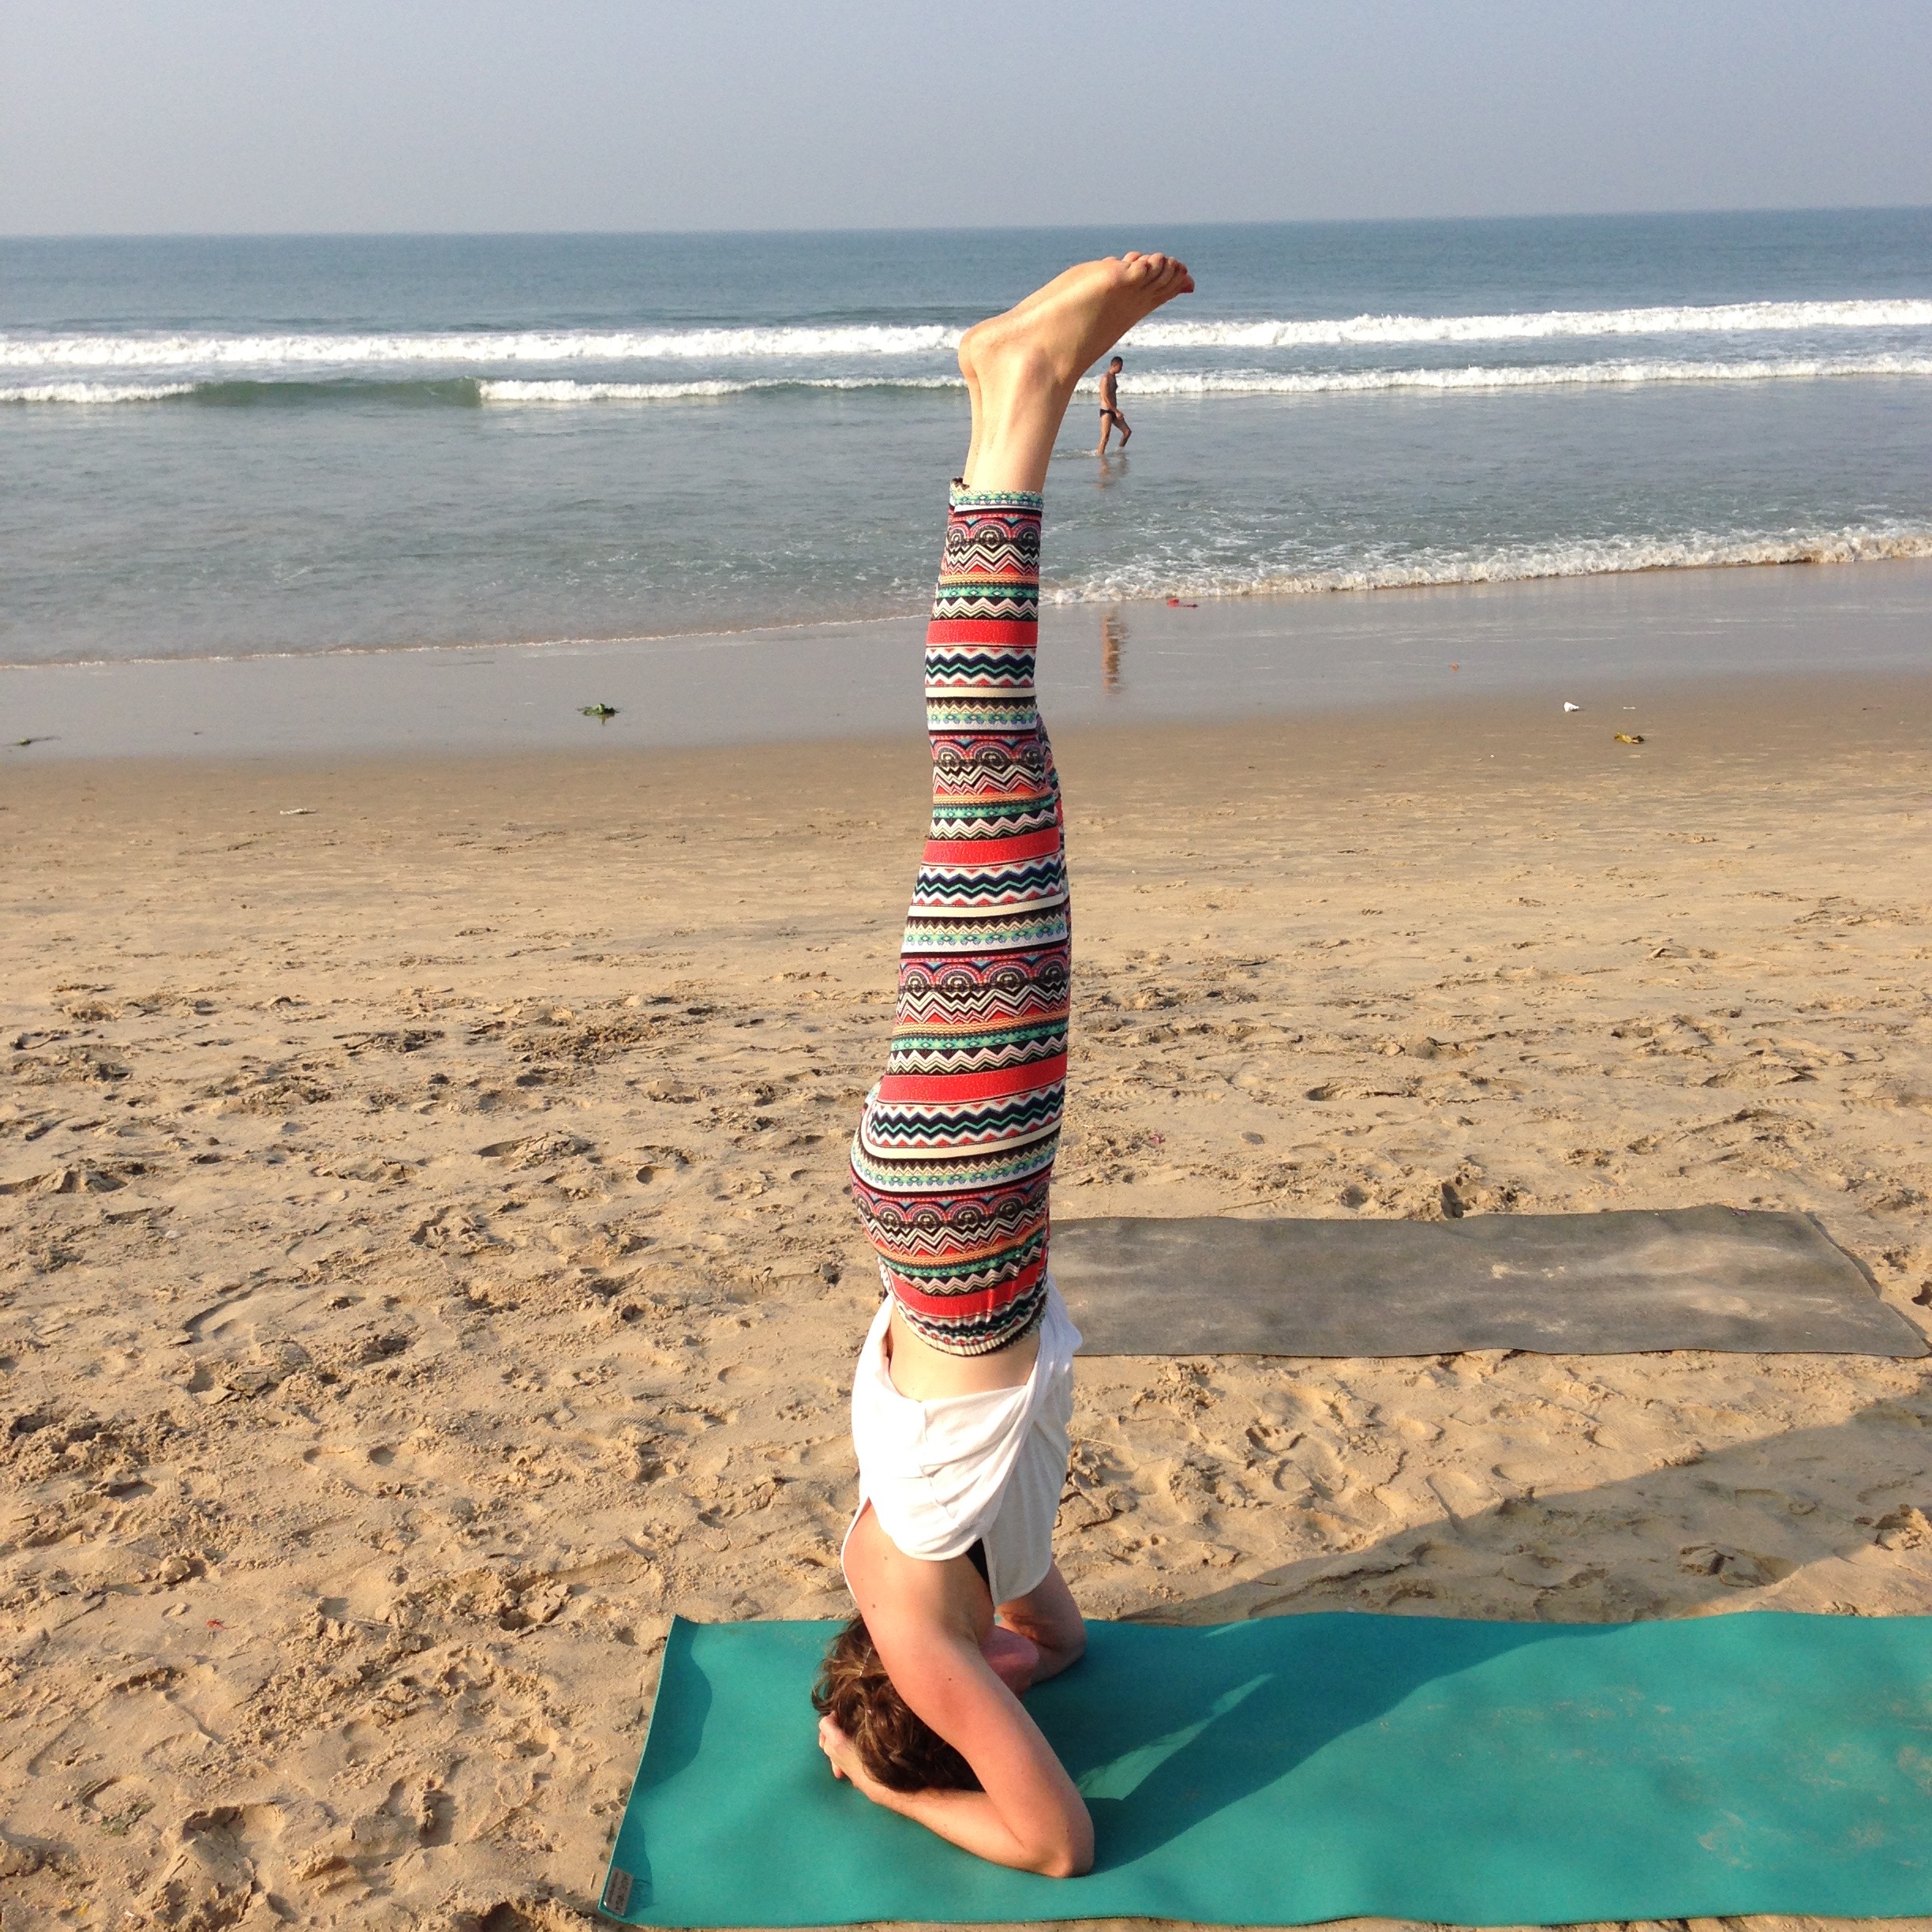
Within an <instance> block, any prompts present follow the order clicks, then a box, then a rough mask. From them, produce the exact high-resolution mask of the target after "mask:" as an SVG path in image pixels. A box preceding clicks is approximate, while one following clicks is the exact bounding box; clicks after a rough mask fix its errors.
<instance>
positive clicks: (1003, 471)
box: [959, 254, 1194, 490]
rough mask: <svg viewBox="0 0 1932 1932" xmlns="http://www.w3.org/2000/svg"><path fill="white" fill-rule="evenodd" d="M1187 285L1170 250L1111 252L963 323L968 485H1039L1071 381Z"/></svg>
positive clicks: (1187, 279)
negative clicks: (969, 421)
mask: <svg viewBox="0 0 1932 1932" xmlns="http://www.w3.org/2000/svg"><path fill="white" fill-rule="evenodd" d="M1193 286H1194V278H1193V276H1192V275H1189V273H1188V271H1187V264H1185V262H1180V261H1176V260H1174V257H1173V256H1170V255H1140V254H1127V255H1121V256H1111V255H1110V256H1107V258H1106V260H1104V261H1091V262H1082V263H1081V264H1080V266H1079V267H1078V268H1069V269H1068V270H1067V271H1066V272H1065V274H1064V275H1055V276H1054V279H1053V280H1052V281H1050V282H1049V283H1047V286H1045V287H1044V288H1041V289H1035V290H1034V292H1033V293H1032V294H1031V295H1029V296H1028V298H1026V300H1025V301H1023V302H1020V304H1018V305H1017V306H1016V307H1014V308H1012V309H1008V310H1007V311H1006V313H1005V314H1004V315H998V316H993V317H992V318H991V319H990V320H988V321H985V322H981V323H979V324H975V326H974V327H973V328H969V329H968V331H966V333H965V335H964V337H963V338H962V339H961V340H960V351H959V360H960V373H961V374H963V375H964V376H965V378H966V388H967V391H968V394H970V395H971V396H972V405H973V434H972V447H971V448H970V449H969V450H968V451H967V456H966V468H965V470H964V473H963V474H964V481H965V482H966V483H967V485H968V487H970V488H972V489H979V490H1037V489H1039V488H1040V486H1041V485H1043V483H1044V482H1045V481H1046V480H1047V459H1048V458H1049V457H1050V455H1052V454H1053V446H1054V438H1055V437H1056V436H1058V434H1059V432H1060V419H1061V417H1063V416H1064V415H1065V414H1066V406H1067V403H1068V402H1069V400H1070V399H1072V396H1073V385H1074V384H1076V383H1077V382H1078V381H1079V380H1080V377H1081V376H1084V375H1085V374H1086V373H1087V371H1088V369H1091V367H1092V366H1093V365H1094V364H1095V362H1097V361H1099V359H1100V358H1101V357H1102V356H1103V355H1105V354H1106V352H1107V351H1108V350H1110V349H1111V348H1112V347H1113V346H1114V343H1117V342H1118V341H1119V340H1120V339H1121V336H1123V335H1125V334H1126V332H1127V331H1128V330H1129V329H1130V328H1133V325H1134V324H1136V322H1139V321H1141V320H1144V318H1145V317H1147V316H1150V315H1151V314H1152V313H1153V312H1154V311H1155V309H1158V308H1159V307H1160V305H1162V303H1163V302H1166V301H1172V300H1173V299H1174V297H1175V296H1177V295H1185V294H1189V293H1190V292H1191V291H1192V290H1193Z"/></svg>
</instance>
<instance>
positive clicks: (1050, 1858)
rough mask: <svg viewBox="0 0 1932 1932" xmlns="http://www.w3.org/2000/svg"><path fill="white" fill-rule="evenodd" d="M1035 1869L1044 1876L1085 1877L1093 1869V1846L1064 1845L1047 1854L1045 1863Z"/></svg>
mask: <svg viewBox="0 0 1932 1932" xmlns="http://www.w3.org/2000/svg"><path fill="white" fill-rule="evenodd" d="M1034 1869H1035V1870H1036V1871H1037V1872H1039V1874H1040V1876H1041V1877H1042V1878H1084V1877H1085V1876H1086V1875H1087V1874H1088V1873H1089V1872H1090V1871H1091V1870H1093V1847H1092V1846H1091V1844H1088V1845H1086V1846H1084V1847H1083V1846H1080V1845H1062V1846H1061V1847H1059V1848H1057V1849H1056V1850H1054V1851H1053V1852H1050V1853H1049V1854H1048V1855H1047V1860H1046V1863H1044V1864H1042V1865H1037V1866H1035V1867H1034Z"/></svg>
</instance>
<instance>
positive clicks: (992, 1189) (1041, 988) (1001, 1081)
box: [852, 489, 1073, 1355]
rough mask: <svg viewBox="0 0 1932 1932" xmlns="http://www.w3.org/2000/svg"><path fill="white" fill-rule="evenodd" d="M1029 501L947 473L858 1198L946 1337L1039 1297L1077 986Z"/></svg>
mask: <svg viewBox="0 0 1932 1932" xmlns="http://www.w3.org/2000/svg"><path fill="white" fill-rule="evenodd" d="M1039 530H1040V499H1039V497H1038V496H1035V495H1032V494H1026V493H1017V492H1016V493H1014V494H1013V495H990V494H980V493H974V492H966V491H963V490H958V489H955V491H954V492H953V498H952V504H951V513H950V515H949V516H948V518H947V519H946V537H945V555H944V558H943V560H942V564H941V566H940V574H939V582H938V588H937V589H936V590H935V591H934V593H933V606H932V622H931V623H930V626H929V627H928V628H927V634H926V728H927V734H928V736H929V737H930V740H931V744H932V766H933V803H932V820H931V823H930V826H929V828H928V829H927V840H926V852H925V859H924V862H923V863H922V864H921V866H920V867H919V878H918V879H917V881H916V882H915V885H914V886H913V889H912V905H911V907H910V908H909V909H908V912H907V915H906V924H905V931H904V937H903V938H902V939H901V941H900V960H899V999H898V1005H897V1012H896V1014H895V1017H894V1021H893V1038H892V1045H891V1047H890V1048H889V1050H888V1053H887V1057H886V1073H885V1077H884V1078H883V1079H882V1080H880V1081H879V1083H878V1085H877V1086H876V1087H874V1088H873V1090H872V1091H871V1093H870V1094H869V1095H867V1098H866V1103H865V1106H864V1109H863V1112H862V1113H861V1114H860V1116H859V1131H858V1133H857V1134H856V1136H854V1137H853V1140H852V1196H853V1198H854V1200H856V1201H857V1203H858V1204H859V1213H860V1214H861V1215H863V1218H864V1221H865V1227H866V1236H867V1239H868V1240H869V1241H871V1244H872V1245H873V1247H874V1249H876V1250H877V1251H878V1257H879V1273H880V1276H881V1278H882V1280H883V1281H884V1282H885V1285H886V1291H887V1292H888V1293H889V1294H891V1295H892V1296H893V1297H894V1298H895V1299H896V1300H897V1302H898V1304H899V1306H900V1309H901V1310H902V1311H903V1312H904V1315H905V1317H906V1320H908V1321H909V1322H910V1323H911V1324H912V1326H913V1327H914V1328H915V1330H916V1331H918V1332H919V1334H920V1335H922V1336H923V1337H924V1338H925V1339H926V1340H927V1341H928V1342H930V1343H931V1344H932V1345H933V1346H934V1347H935V1348H938V1349H942V1350H945V1352H946V1353H947V1354H953V1355H985V1354H992V1353H993V1352H994V1350H997V1349H1002V1348H1006V1347H1009V1346H1011V1345H1012V1344H1013V1342H1017V1341H1018V1340H1019V1339H1020V1338H1021V1337H1022V1336H1023V1335H1026V1334H1028V1333H1029V1332H1030V1331H1031V1330H1032V1327H1033V1325H1034V1324H1035V1322H1037V1321H1038V1320H1039V1316H1040V1313H1041V1311H1042V1310H1043V1309H1044V1308H1045V1306H1046V1305H1047V1232H1048V1230H1047V1185H1048V1182H1049V1181H1050V1179H1051V1178H1052V1174H1053V1160H1054V1151H1055V1149H1056V1148H1058V1144H1059V1139H1060V1119H1061V1109H1062V1106H1063V1105H1064V1103H1065V1084H1066V1047H1067V1012H1068V1005H1069V998H1070V995H1071V992H1072V986H1073V979H1072V973H1071V948H1070V945H1069V909H1068V900H1067V883H1066V862H1065V849H1064V845H1063V842H1062V836H1061V809H1060V787H1059V781H1058V778H1057V777H1055V775H1054V765H1053V752H1052V749H1051V747H1050V746H1049V745H1048V743H1047V734H1046V732H1045V731H1044V729H1043V728H1042V726H1041V725H1040V721H1039V712H1038V711H1037V710H1035V706H1034V698H1033V657H1034V647H1035V638H1036V636H1037V634H1038V625H1039Z"/></svg>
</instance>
